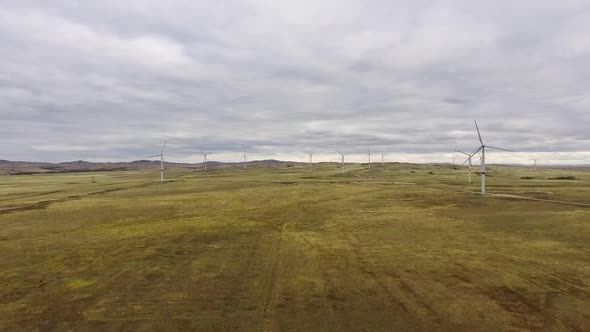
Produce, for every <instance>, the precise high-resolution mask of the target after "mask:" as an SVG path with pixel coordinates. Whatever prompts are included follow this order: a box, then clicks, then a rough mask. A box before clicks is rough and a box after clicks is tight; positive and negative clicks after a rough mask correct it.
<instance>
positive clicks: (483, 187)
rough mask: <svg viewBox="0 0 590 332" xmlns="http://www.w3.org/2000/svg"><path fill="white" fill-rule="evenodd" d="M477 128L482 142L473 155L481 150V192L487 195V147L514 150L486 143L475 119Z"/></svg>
mask: <svg viewBox="0 0 590 332" xmlns="http://www.w3.org/2000/svg"><path fill="white" fill-rule="evenodd" d="M475 129H477V136H478V138H479V143H481V146H480V147H479V148H478V149H477V150H475V151H474V152H473V153H472V154H471V155H472V156H473V155H475V154H476V153H478V152H479V151H481V194H482V195H485V193H486V148H489V149H495V150H502V151H508V152H512V151H510V150H506V149H502V148H496V147H493V146H489V145H485V143H484V142H483V139H482V138H481V134H480V132H479V127H478V126H477V121H475Z"/></svg>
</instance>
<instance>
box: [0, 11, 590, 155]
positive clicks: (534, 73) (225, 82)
mask: <svg viewBox="0 0 590 332" xmlns="http://www.w3.org/2000/svg"><path fill="white" fill-rule="evenodd" d="M588 31H590V5H589V3H588V1H574V0H571V1H559V2H557V1H539V0H523V1H499V2H490V1H390V0H388V1H385V0H370V1H342V0H340V1H311V0H310V1H262V0H259V1H254V0H245V1H233V0H231V1H230V0H220V1H180V0H179V1H155V0H154V1H123V2H122V1H114V0H110V1H83V2H80V1H67V0H63V1H44V2H39V1H25V0H21V1H17V2H13V3H12V4H3V5H2V6H1V7H0V42H1V46H0V100H2V103H1V104H0V122H1V123H2V130H1V131H0V148H1V151H2V154H1V155H0V159H12V160H15V159H20V160H42V161H63V160H73V159H94V160H132V159H141V158H145V156H147V155H150V154H154V153H157V152H158V150H159V147H158V146H159V145H160V144H161V142H162V141H163V140H164V139H167V140H168V142H169V147H170V148H169V159H171V160H177V161H198V160H200V156H199V152H200V151H212V152H214V153H216V154H217V156H218V158H213V159H222V160H223V159H225V160H231V159H232V158H233V159H236V160H238V159H239V156H240V155H241V151H247V152H248V153H249V154H250V155H251V156H252V158H254V159H258V158H267V157H278V158H284V159H292V160H305V158H306V155H305V151H308V150H313V151H316V152H317V153H318V155H319V158H320V159H319V160H321V158H324V160H337V159H338V156H337V155H333V156H332V155H331V154H329V152H330V148H332V147H335V146H338V147H341V148H342V149H344V150H346V151H348V152H350V153H357V154H359V155H358V156H356V157H353V158H357V159H358V160H361V154H363V153H366V152H365V151H366V150H367V148H368V147H372V149H373V150H374V151H384V152H387V153H388V154H389V155H390V156H392V158H393V156H395V157H396V158H405V160H406V161H435V160H438V161H447V160H448V158H450V157H451V156H452V151H453V149H457V148H458V149H465V150H470V149H472V148H474V147H475V146H476V144H477V140H476V134H475V131H474V126H473V119H477V120H478V122H479V124H480V128H481V130H482V132H483V135H484V139H485V140H486V142H488V143H489V144H491V145H495V146H501V147H505V148H509V149H512V150H516V151H519V153H518V154H514V155H511V154H504V153H498V154H497V156H498V158H499V159H501V160H496V161H498V162H499V161H505V162H511V161H524V160H529V159H531V158H535V157H538V156H543V158H546V159H548V160H549V159H551V160H552V161H551V162H557V161H559V160H568V163H573V162H575V160H578V161H579V160H584V159H587V160H590V152H589V151H590V130H588V124H589V123H590V93H588V87H589V86H590V34H588ZM212 157H213V156H212Z"/></svg>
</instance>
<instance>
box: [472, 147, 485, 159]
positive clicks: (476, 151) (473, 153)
mask: <svg viewBox="0 0 590 332" xmlns="http://www.w3.org/2000/svg"><path fill="white" fill-rule="evenodd" d="M481 149H483V147H482V146H480V147H479V148H477V149H476V150H475V151H473V152H471V154H470V156H472V157H473V156H475V154H476V153H478V152H479V151H481Z"/></svg>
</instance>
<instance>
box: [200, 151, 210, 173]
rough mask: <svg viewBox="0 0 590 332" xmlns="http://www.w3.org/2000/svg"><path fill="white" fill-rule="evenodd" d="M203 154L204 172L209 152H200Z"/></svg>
mask: <svg viewBox="0 0 590 332" xmlns="http://www.w3.org/2000/svg"><path fill="white" fill-rule="evenodd" d="M201 154H202V155H203V166H204V167H205V172H207V156H208V155H210V154H211V152H201Z"/></svg>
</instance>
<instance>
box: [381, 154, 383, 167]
mask: <svg viewBox="0 0 590 332" xmlns="http://www.w3.org/2000/svg"><path fill="white" fill-rule="evenodd" d="M381 167H383V152H381Z"/></svg>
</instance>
